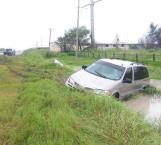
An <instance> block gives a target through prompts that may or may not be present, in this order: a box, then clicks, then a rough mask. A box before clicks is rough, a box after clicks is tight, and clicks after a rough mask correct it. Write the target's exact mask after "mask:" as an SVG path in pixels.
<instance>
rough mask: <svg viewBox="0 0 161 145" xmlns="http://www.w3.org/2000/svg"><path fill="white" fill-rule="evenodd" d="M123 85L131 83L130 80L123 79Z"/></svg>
mask: <svg viewBox="0 0 161 145" xmlns="http://www.w3.org/2000/svg"><path fill="white" fill-rule="evenodd" d="M123 83H128V84H130V83H132V79H130V78H124V79H123Z"/></svg>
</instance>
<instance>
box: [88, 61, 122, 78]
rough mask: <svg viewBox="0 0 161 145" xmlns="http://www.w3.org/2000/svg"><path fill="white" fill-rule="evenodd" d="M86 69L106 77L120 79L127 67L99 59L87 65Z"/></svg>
mask: <svg viewBox="0 0 161 145" xmlns="http://www.w3.org/2000/svg"><path fill="white" fill-rule="evenodd" d="M85 71H87V72H89V73H92V74H94V75H97V76H99V77H102V78H105V79H110V80H120V79H121V77H122V75H123V73H124V71H125V68H124V67H122V66H118V65H115V64H112V63H109V62H105V61H102V60H99V61H97V62H95V63H93V64H91V65H90V66H89V67H87V68H86V69H85Z"/></svg>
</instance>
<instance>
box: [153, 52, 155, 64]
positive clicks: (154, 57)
mask: <svg viewBox="0 0 161 145" xmlns="http://www.w3.org/2000/svg"><path fill="white" fill-rule="evenodd" d="M153 62H155V53H153Z"/></svg>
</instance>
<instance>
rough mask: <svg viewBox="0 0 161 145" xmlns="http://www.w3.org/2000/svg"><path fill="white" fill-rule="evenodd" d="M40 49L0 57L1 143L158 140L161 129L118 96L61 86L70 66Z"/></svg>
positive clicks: (116, 144)
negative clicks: (62, 63)
mask: <svg viewBox="0 0 161 145" xmlns="http://www.w3.org/2000/svg"><path fill="white" fill-rule="evenodd" d="M31 51H32V52H31ZM45 53H46V51H44V52H43V51H40V50H30V51H28V52H26V54H24V55H23V56H20V57H9V58H8V57H7V58H1V59H2V60H3V63H2V64H1V65H0V80H1V83H0V144H2V145H4V144H7V145H126V144H127V145H158V144H160V141H161V132H160V129H159V128H158V129H156V128H154V127H153V126H151V125H150V124H148V123H146V122H144V119H143V117H142V116H140V115H138V114H136V113H133V112H131V111H129V110H128V108H126V107H125V106H124V105H122V104H121V102H118V101H116V100H115V99H113V98H111V97H103V96H97V95H95V94H92V93H88V92H84V91H78V90H71V89H69V88H67V87H65V86H64V81H65V79H66V78H67V76H68V75H69V74H71V73H72V72H71V70H69V69H67V68H62V67H60V66H57V65H55V64H53V63H52V61H53V58H46V55H45ZM63 55H64V56H63ZM63 55H61V56H59V58H62V59H63V58H64V59H63V60H64V61H65V60H68V62H67V63H68V64H70V65H75V66H77V65H82V63H83V64H88V63H91V62H92V61H93V60H91V59H85V60H84V59H83V58H80V60H79V61H77V62H75V61H73V60H74V57H69V56H66V55H65V54H63ZM65 62H66V61H65ZM4 78H6V79H4Z"/></svg>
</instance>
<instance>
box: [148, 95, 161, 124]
mask: <svg viewBox="0 0 161 145" xmlns="http://www.w3.org/2000/svg"><path fill="white" fill-rule="evenodd" d="M160 118H161V96H159V95H154V97H151V98H149V106H148V112H147V114H146V116H145V119H146V120H149V121H152V122H154V121H157V122H158V121H159V120H160Z"/></svg>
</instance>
